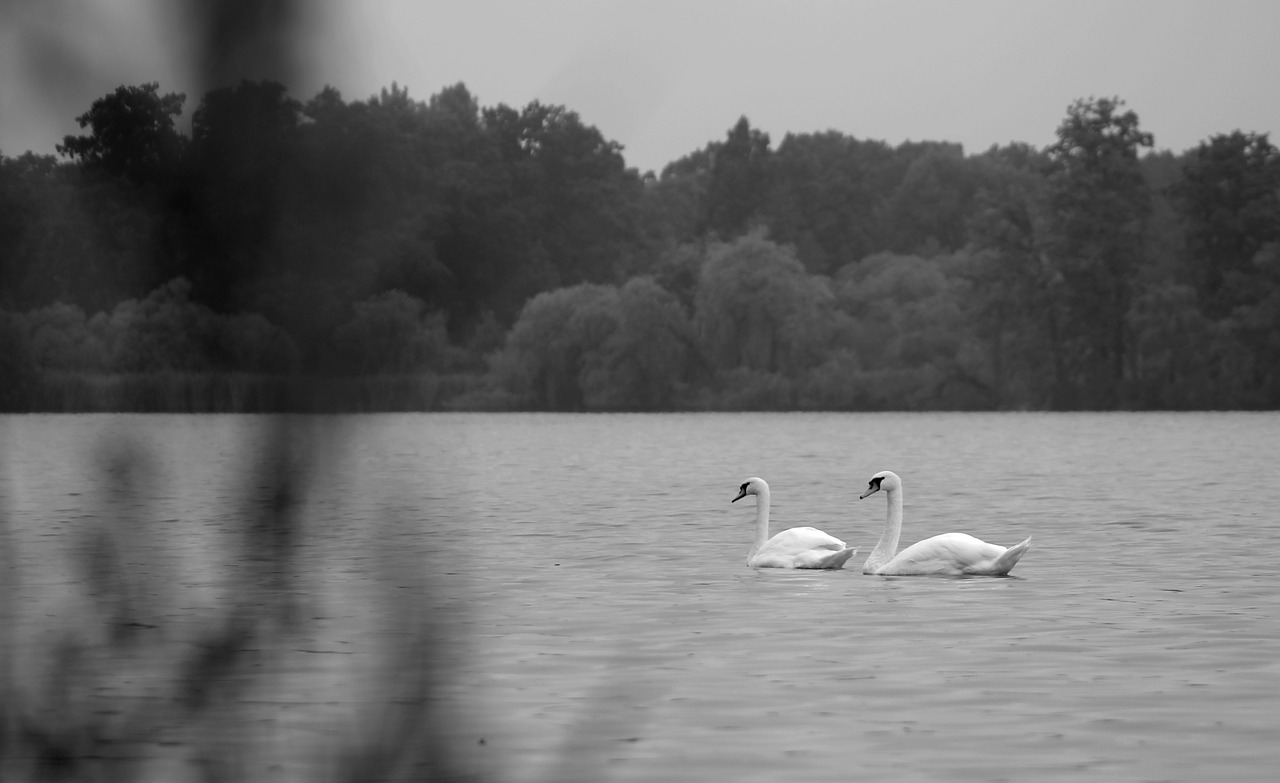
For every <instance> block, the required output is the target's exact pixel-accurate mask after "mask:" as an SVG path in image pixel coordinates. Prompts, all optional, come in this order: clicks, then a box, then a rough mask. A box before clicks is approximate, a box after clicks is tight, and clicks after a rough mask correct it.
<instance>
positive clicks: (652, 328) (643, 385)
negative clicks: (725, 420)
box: [583, 277, 700, 410]
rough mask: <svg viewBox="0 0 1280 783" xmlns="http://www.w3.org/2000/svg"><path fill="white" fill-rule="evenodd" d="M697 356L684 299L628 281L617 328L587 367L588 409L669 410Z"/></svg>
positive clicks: (642, 280) (642, 281) (646, 282)
mask: <svg viewBox="0 0 1280 783" xmlns="http://www.w3.org/2000/svg"><path fill="white" fill-rule="evenodd" d="M697 351H698V349H697V344H696V340H695V337H694V333H693V328H692V326H691V324H690V323H689V316H688V314H687V313H686V312H685V309H684V307H682V306H681V304H680V302H679V300H677V299H676V297H675V296H674V295H673V294H671V293H670V292H669V291H667V290H665V289H663V288H662V287H661V286H659V285H658V284H657V283H656V282H654V281H653V280H652V279H651V278H648V277H637V278H634V279H632V280H629V281H627V283H626V285H624V286H622V288H621V289H620V290H619V291H618V326H617V328H616V329H615V330H614V331H613V332H612V333H611V334H610V335H609V337H608V338H607V339H606V340H605V342H604V344H603V345H602V346H601V349H600V350H599V351H598V352H597V353H595V354H593V355H592V357H591V361H589V362H588V363H587V366H586V368H585V375H584V379H583V385H584V387H585V389H584V391H585V397H586V400H587V405H588V407H591V408H605V409H610V410H618V409H621V410H664V409H670V408H671V407H672V406H673V405H674V403H675V402H676V395H677V392H678V391H679V389H680V388H681V386H682V384H683V382H684V381H686V380H687V378H688V376H689V373H690V369H691V367H692V366H694V364H695V363H696V360H697V359H698V358H700V357H698V356H697Z"/></svg>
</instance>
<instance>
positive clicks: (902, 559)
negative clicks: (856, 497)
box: [861, 470, 1031, 576]
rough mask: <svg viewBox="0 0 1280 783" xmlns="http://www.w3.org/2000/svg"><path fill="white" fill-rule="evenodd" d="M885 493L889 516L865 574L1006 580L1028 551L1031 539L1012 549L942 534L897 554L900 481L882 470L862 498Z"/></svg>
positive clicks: (864, 566)
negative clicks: (992, 577)
mask: <svg viewBox="0 0 1280 783" xmlns="http://www.w3.org/2000/svg"><path fill="white" fill-rule="evenodd" d="M880 490H884V492H885V495H887V501H888V514H887V517H886V519H885V527H884V533H883V534H881V536H880V541H879V542H877V543H876V546H875V549H873V550H871V554H870V556H868V557H867V561H866V563H864V564H863V566H862V573H864V574H878V575H881V576H923V575H931V574H937V575H952V576H962V575H973V576H1005V575H1006V574H1008V573H1009V571H1010V570H1011V569H1012V568H1013V567H1014V565H1015V564H1017V562H1018V560H1019V559H1020V558H1021V557H1022V556H1023V554H1025V553H1026V551H1027V550H1028V549H1029V548H1030V547H1031V538H1030V537H1028V538H1027V539H1026V540H1025V541H1023V542H1021V543H1019V544H1015V545H1014V546H1011V547H1003V546H1000V545H999V544H989V543H987V542H986V541H983V540H982V539H979V538H974V537H973V536H971V535H969V534H968V533H943V534H942V535H939V536H934V537H933V538H926V539H925V540H923V541H918V542H916V543H914V544H912V545H911V546H909V547H907V548H906V549H904V550H902V551H901V552H897V551H896V550H897V548H898V537H899V535H900V534H901V533H902V479H901V478H899V477H898V474H896V473H894V472H893V471H889V470H882V471H880V472H879V473H877V474H875V475H874V476H872V477H871V481H870V482H869V483H868V485H867V491H866V492H864V493H863V494H862V495H861V497H863V498H865V497H867V496H868V495H871V494H873V493H875V492H879V491H880Z"/></svg>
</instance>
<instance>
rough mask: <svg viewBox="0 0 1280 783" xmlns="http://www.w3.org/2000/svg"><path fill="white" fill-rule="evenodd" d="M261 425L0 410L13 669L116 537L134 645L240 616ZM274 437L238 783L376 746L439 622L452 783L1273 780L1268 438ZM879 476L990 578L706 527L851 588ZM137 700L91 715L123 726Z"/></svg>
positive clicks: (910, 526) (1057, 431)
mask: <svg viewBox="0 0 1280 783" xmlns="http://www.w3.org/2000/svg"><path fill="white" fill-rule="evenodd" d="M269 421H270V420H268V419H264V418H262V417H236V416H205V417H201V416H190V417H187V416H150V417H148V416H24V417H6V418H3V419H0V427H2V428H3V429H0V436H2V437H3V438H4V443H5V448H4V450H3V452H0V456H2V457H3V458H4V460H5V463H4V471H3V474H0V475H2V479H0V480H3V482H4V483H3V484H0V489H2V490H3V493H4V499H3V504H4V505H3V506H0V512H3V513H6V514H7V515H8V516H9V518H10V520H11V525H10V531H9V542H8V547H7V553H8V554H7V555H6V556H7V557H8V558H9V562H10V566H11V569H12V573H14V574H16V577H17V578H16V579H15V580H14V582H13V584H14V587H13V590H14V593H13V595H14V598H13V599H12V600H11V601H10V603H9V607H10V609H9V613H10V619H11V622H10V628H11V634H10V635H11V638H15V639H17V642H16V648H17V649H18V650H19V651H20V652H21V653H22V654H21V656H20V658H21V660H22V662H21V663H20V665H19V667H18V669H19V671H20V673H30V674H31V676H32V677H33V678H36V679H38V677H37V675H38V673H39V671H40V669H41V666H42V665H43V664H41V663H40V661H41V660H42V658H41V655H40V651H41V650H42V649H45V648H48V647H50V646H56V642H57V640H58V639H61V638H64V637H65V635H66V634H68V633H85V631H84V621H83V617H84V612H85V611H89V612H90V613H92V612H94V611H100V610H101V607H100V606H99V605H96V604H94V599H93V597H92V596H86V595H85V592H86V589H85V588H86V582H85V580H84V578H83V577H82V576H80V575H79V574H81V571H82V569H79V568H78V567H77V563H79V562H82V561H81V560H78V559H77V558H79V557H81V555H80V554H78V553H80V552H81V551H82V550H83V548H84V546H85V544H84V541H85V535H86V531H90V532H91V531H93V530H96V529H101V528H103V527H104V526H106V528H107V529H113V528H112V526H115V527H116V528H119V527H121V526H120V525H119V520H122V519H127V520H130V521H131V522H133V523H136V524H135V528H136V527H137V526H139V525H140V526H141V527H140V529H142V530H144V531H146V532H145V535H143V534H138V533H136V532H135V533H132V534H130V535H131V536H132V538H128V539H126V541H125V543H126V544H127V545H128V552H129V555H128V556H129V558H131V560H130V562H132V563H135V564H136V565H135V568H136V569H139V570H140V572H142V574H143V575H142V576H140V577H139V581H138V584H140V585H142V586H143V587H144V588H145V587H146V586H148V585H150V586H154V585H164V586H165V588H164V595H163V600H156V601H153V602H152V603H151V604H148V605H149V606H151V607H152V613H153V615H154V616H153V617H151V618H150V619H149V620H147V621H146V623H145V625H146V626H148V627H152V628H154V633H155V634H158V635H160V636H161V637H162V638H163V639H166V640H168V643H171V644H183V643H187V642H188V641H189V639H190V635H191V634H192V633H195V632H196V631H197V629H199V628H201V627H202V624H207V623H208V622H212V621H213V618H216V617H217V616H219V615H218V612H219V611H220V608H221V607H222V606H224V605H226V604H227V603H228V602H231V601H234V600H236V599H235V596H236V595H237V593H236V591H235V589H234V587H233V585H235V584H236V579H237V574H240V573H245V572H246V571H245V569H247V568H248V565H247V564H246V563H244V562H241V560H242V556H241V555H239V554H237V552H238V550H236V549H235V547H234V546H233V545H232V543H231V542H232V541H233V538H234V535H235V530H236V529H237V523H238V522H241V521H242V520H243V518H244V515H246V514H249V513H252V511H251V508H250V507H249V505H247V504H246V502H245V497H244V496H245V487H246V486H251V485H252V484H253V483H254V481H255V476H257V475H258V474H257V473H256V471H257V470H258V469H259V468H260V467H261V461H260V460H259V459H258V455H259V454H260V452H259V451H258V447H259V446H261V445H262V443H263V437H264V433H265V432H268V431H269V430H270V427H269ZM294 426H295V427H296V428H297V431H298V432H300V433H302V436H301V440H300V443H301V444H302V448H301V449H300V451H301V452H303V453H305V454H310V455H313V456H314V457H315V458H316V461H315V463H314V464H313V465H311V469H310V473H309V478H310V481H309V482H308V484H307V487H308V489H307V492H306V495H305V498H303V504H302V514H301V517H302V519H303V528H304V530H305V531H306V535H305V537H303V538H302V539H300V540H298V541H295V542H293V546H296V547H297V550H298V551H297V554H296V556H295V558H294V562H295V563H296V573H294V574H292V575H291V576H290V581H289V584H288V586H287V587H285V588H280V589H287V590H289V591H292V593H294V594H295V595H296V596H297V597H298V600H299V602H300V603H302V604H304V605H305V607H304V608H305V614H306V617H307V618H309V624H307V625H305V626H304V631H303V633H302V637H298V636H295V637H293V641H291V642H290V645H289V646H288V649H285V650H283V651H282V654H281V655H280V656H279V657H278V658H276V659H274V661H273V663H272V671H271V676H269V677H265V678H263V680H262V681H261V682H254V683H252V684H251V686H250V687H249V688H248V689H247V690H246V691H245V692H244V693H243V695H242V696H240V698H242V699H244V700H251V701H252V703H253V704H254V705H256V706H255V707H254V709H255V710H258V712H259V713H260V715H261V724H260V725H259V726H258V729H257V730H255V731H254V732H253V736H252V738H251V739H252V743H255V744H254V747H255V748H257V751H256V754H257V755H252V754H251V760H250V761H248V762H246V765H247V766H246V767H245V773H246V774H248V775H250V776H252V777H256V778H259V779H264V778H267V777H270V778H273V779H280V778H282V777H283V778H290V777H293V778H295V779H306V778H307V777H308V776H310V775H313V773H314V771H315V769H316V767H317V766H321V767H322V766H324V765H325V763H326V759H327V757H326V756H325V748H326V747H331V746H332V744H333V741H334V738H335V737H342V736H346V734H345V733H349V732H356V733H357V734H359V733H360V732H370V731H373V732H376V731H377V729H376V725H377V723H376V720H375V719H374V718H371V716H376V715H377V714H379V710H380V709H382V706H383V705H384V703H385V702H394V701H395V699H394V694H389V693H387V692H385V677H384V676H383V675H384V674H385V672H386V670H387V668H388V667H394V666H395V663H394V661H395V660H396V656H397V655H403V654H409V655H413V654H415V651H414V650H413V649H408V650H407V652H406V649H403V648H408V647H409V646H410V645H411V644H412V643H413V642H411V639H412V638H416V637H412V635H411V634H410V633H409V632H408V630H406V629H404V628H403V627H401V626H403V625H405V624H406V622H407V621H406V617H410V618H417V620H421V619H422V618H429V621H430V622H433V623H435V626H433V627H434V628H436V632H435V635H436V636H437V637H438V638H439V639H441V640H442V641H440V642H439V644H438V646H437V647H436V648H434V650H433V653H434V654H435V655H438V656H439V657H440V659H441V660H442V661H444V662H445V663H446V671H445V673H444V675H443V677H442V680H443V683H444V685H443V687H442V689H441V690H442V692H441V693H439V694H437V696H438V698H440V699H442V700H443V704H444V705H445V707H446V709H447V713H448V715H449V716H450V720H449V722H448V723H447V725H445V726H443V727H441V728H440V729H438V732H442V733H443V735H444V738H445V740H446V744H447V747H448V748H450V749H451V750H452V751H453V752H454V753H455V754H456V757H457V759H458V762H457V763H458V764H459V765H460V766H461V768H462V769H464V770H465V771H467V772H469V773H471V774H474V775H475V776H476V777H477V779H483V780H497V781H535V780H548V781H549V780H571V779H581V780H616V781H642V780H716V779H720V780H729V779H733V780H745V781H751V780H759V781H774V780H779V779H784V778H785V779H805V780H850V779H872V778H874V779H881V780H904V781H914V780H921V781H931V780H983V781H988V780H1010V781H1036V780H1080V779H1099V780H1188V781H1191V780H1203V779H1220V780H1238V781H1239V780H1270V779H1271V777H1272V775H1273V774H1274V770H1275V769H1276V768H1277V765H1278V764H1280V749H1278V748H1277V745H1276V742H1275V738H1276V734H1275V727H1276V721H1275V715H1276V710H1277V708H1280V619H1278V613H1277V610H1278V609H1280V581H1278V580H1277V576H1276V574H1275V569H1274V564H1273V558H1271V557H1270V556H1269V553H1270V552H1274V551H1276V550H1277V548H1280V525H1277V509H1280V482H1278V481H1277V478H1280V476H1278V475H1277V474H1278V470H1277V467H1276V466H1277V465H1280V415H1276V414H1221V413H1219V414H1078V415H1072V414H990V415H986V414H979V415H974V414H773V415H768V414H706V415H703V414H687V415H660V416H624V415H617V416H615V415H598V416H596V415H591V416H581V415H580V416H573V415H536V414H529V415H525V414H502V415H484V414H459V415H385V416H363V417H323V418H315V419H301V420H296V421H295V425H294ZM121 449H126V450H132V452H133V453H140V454H145V455H146V458H145V460H141V464H142V465H143V467H142V468H137V469H136V471H137V472H138V473H139V475H140V476H143V477H144V478H145V479H146V480H145V481H144V480H143V479H142V478H139V479H137V480H133V479H128V478H127V477H125V478H123V479H122V477H121V476H119V475H113V474H112V473H111V471H110V470H109V469H106V468H104V465H110V464H111V463H110V460H109V458H108V456H109V455H110V454H112V453H116V452H118V451H119V450H121ZM104 455H108V456H104ZM881 469H891V470H894V471H896V472H898V473H899V474H900V475H901V476H902V478H903V481H904V485H905V500H906V504H905V505H906V509H905V514H906V522H905V525H904V530H903V536H902V543H903V545H906V544H909V543H911V542H913V541H915V540H918V539H920V538H924V537H927V536H930V535H934V534H937V533H943V532H948V531H952V530H957V531H963V532H968V533H971V534H974V535H977V536H979V537H980V538H983V539H986V540H988V541H992V542H995V543H1000V544H1004V545H1010V544H1013V543H1016V542H1017V541H1020V540H1021V539H1023V538H1025V537H1026V536H1028V535H1032V536H1034V539H1035V543H1034V545H1033V547H1032V549H1031V551H1030V552H1029V553H1028V554H1027V555H1026V556H1025V557H1024V558H1023V559H1022V561H1021V562H1020V563H1019V564H1018V566H1017V568H1016V569H1015V570H1014V572H1013V576H1012V577H1011V578H1007V579H991V578H969V579H946V578H929V577H904V578H885V577H874V576H863V575H862V574H861V573H860V568H850V569H847V570H844V571H835V572H808V571H780V570H759V571H756V570H752V569H749V568H747V567H746V566H745V563H744V559H745V556H746V551H747V549H748V547H749V545H750V540H751V536H752V523H753V521H754V514H753V509H752V508H751V507H750V506H749V505H746V504H749V503H750V502H751V500H750V499H748V500H746V501H740V502H738V503H736V504H733V505H730V503H729V501H730V500H731V499H732V498H733V497H734V495H735V494H736V490H737V487H738V485H739V484H741V483H742V481H744V480H745V479H746V478H748V477H749V476H753V475H758V476H762V477H764V478H766V479H767V480H768V481H769V482H770V485H771V487H772V489H773V522H774V526H775V530H778V529H781V528H782V527H786V526H791V525H797V524H809V525H815V526H818V527H821V528H823V529H824V530H826V531H827V532H829V533H832V534H834V535H837V536H840V537H841V538H844V539H845V540H846V541H848V542H849V543H850V544H854V545H857V546H859V547H861V548H862V549H861V552H860V554H859V556H856V557H855V559H854V561H852V563H857V564H859V565H860V563H861V561H862V560H863V559H864V558H865V555H866V554H868V553H869V552H870V550H871V547H872V546H874V544H875V542H876V539H877V537H878V536H879V532H880V529H881V526H882V525H883V521H884V515H885V502H884V497H883V495H874V496H872V497H871V498H868V499H867V500H865V501H859V500H858V499H857V496H858V494H859V492H861V490H862V489H863V488H865V486H866V481H867V479H868V478H869V477H870V476H871V475H872V474H873V473H875V472H876V471H878V470H881ZM130 482H132V483H130ZM744 505H746V507H744ZM409 571H413V572H414V573H409ZM419 571H420V573H419ZM421 575H426V577H427V578H426V579H425V580H420V581H418V580H416V578H417V577H418V576H421ZM95 607H97V608H95ZM156 607H158V608H156ZM417 620H414V621H413V622H416V621H417ZM413 622H408V624H410V625H412V624H413ZM162 676H163V675H162V674H153V675H152V679H151V680H148V679H147V678H146V677H142V676H141V675H140V676H139V678H137V679H136V680H131V681H129V682H128V683H123V682H120V683H117V682H115V681H113V682H112V685H111V686H110V687H107V688H105V689H104V688H102V687H101V686H100V687H99V688H98V690H97V691H94V692H92V693H90V694H89V695H88V696H86V697H85V698H87V699H88V700H89V701H90V702H91V703H95V704H99V706H101V704H107V703H112V702H121V701H128V700H130V699H143V698H147V696H148V694H149V693H151V690H149V689H151V688H153V687H155V682H154V680H155V679H157V678H160V677H162ZM20 681H22V680H20ZM377 683H382V684H377ZM241 739H244V738H243V737H241ZM165 740H166V738H165V737H158V738H157V746H156V747H155V748H151V749H143V751H141V753H142V755H143V756H144V758H143V762H144V764H143V766H144V767H147V766H148V762H154V764H151V765H150V766H152V767H155V768H158V769H162V770H165V774H170V773H172V772H173V770H175V769H179V770H181V769H183V768H182V766H181V764H180V761H181V757H182V754H183V750H182V748H183V745H182V744H181V743H183V742H186V743H190V742H191V740H189V739H186V738H183V739H180V740H175V739H174V738H173V737H169V738H167V741H169V743H170V744H168V745H161V744H159V743H161V742H162V741H165ZM174 742H178V743H179V744H177V745H175V744H173V743H174ZM152 754H154V757H153V756H152ZM175 759H176V761H175ZM166 765H168V766H166ZM175 765H176V766H175ZM289 773H292V776H291V775H290V774H289ZM156 774H159V773H156ZM188 774H189V773H188Z"/></svg>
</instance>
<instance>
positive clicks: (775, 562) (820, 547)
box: [731, 477, 858, 569]
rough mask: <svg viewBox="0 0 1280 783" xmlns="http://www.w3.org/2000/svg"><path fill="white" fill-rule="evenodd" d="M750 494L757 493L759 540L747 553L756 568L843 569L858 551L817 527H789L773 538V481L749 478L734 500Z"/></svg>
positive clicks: (750, 562) (748, 559)
mask: <svg viewBox="0 0 1280 783" xmlns="http://www.w3.org/2000/svg"><path fill="white" fill-rule="evenodd" d="M747 495H755V496H756V540H755V543H754V544H753V545H752V547H751V551H749V552H748V553H747V565H749V566H751V567H752V568H831V569H834V568H842V567H843V566H844V564H845V563H846V562H847V561H848V560H849V558H851V557H853V556H854V555H855V554H857V552H858V550H857V548H855V547H849V546H845V543H844V542H843V541H841V540H840V539H838V538H836V537H835V536H833V535H828V534H827V533H824V532H822V531H821V530H818V529H817V528H814V527H793V528H788V529H786V530H784V531H782V532H781V533H778V534H777V535H775V536H774V537H773V538H770V537H769V484H768V483H767V482H765V480H764V479H762V478H758V477H752V478H749V479H747V480H746V481H745V482H744V483H743V484H742V486H741V487H740V488H739V490H738V496H737V497H736V498H734V499H733V500H732V501H731V502H733V503H736V502H738V501H739V500H741V499H742V498H744V497H746V496H747Z"/></svg>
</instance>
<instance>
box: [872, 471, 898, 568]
mask: <svg viewBox="0 0 1280 783" xmlns="http://www.w3.org/2000/svg"><path fill="white" fill-rule="evenodd" d="M885 494H886V495H888V500H889V503H888V506H889V510H888V512H887V513H886V514H885V521H884V532H883V533H881V534H880V540H879V541H878V542H877V543H876V548H875V549H873V550H871V556H870V557H868V558H867V562H866V564H865V565H863V566H862V571H863V573H871V572H874V571H875V570H876V569H877V568H879V567H880V566H882V565H884V564H885V563H887V562H889V561H890V560H892V559H893V555H894V553H895V552H897V551H898V537H899V536H901V535H902V490H900V489H889V490H885Z"/></svg>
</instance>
